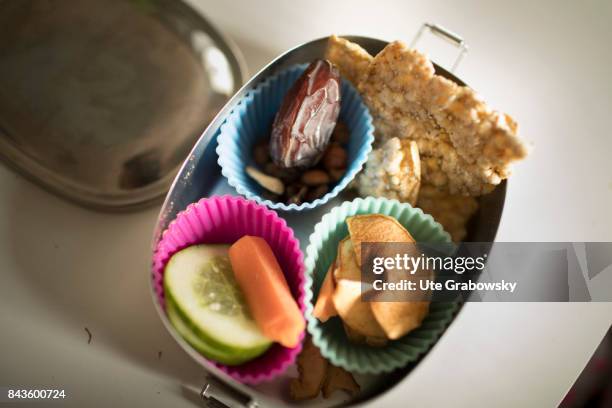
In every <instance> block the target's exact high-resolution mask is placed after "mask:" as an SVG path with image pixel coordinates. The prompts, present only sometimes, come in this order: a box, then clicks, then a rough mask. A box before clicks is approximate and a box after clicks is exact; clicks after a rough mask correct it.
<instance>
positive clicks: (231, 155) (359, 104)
mask: <svg viewBox="0 0 612 408" xmlns="http://www.w3.org/2000/svg"><path fill="white" fill-rule="evenodd" d="M306 67H307V65H306V64H303V65H295V66H293V67H290V68H288V69H286V70H283V71H281V72H279V73H278V74H276V75H273V76H271V77H269V78H267V79H266V80H265V81H264V82H262V83H261V84H259V85H258V86H257V87H256V88H255V89H253V90H252V91H249V92H248V93H247V95H246V96H245V97H244V98H243V99H242V100H241V101H240V102H239V103H238V105H237V106H236V107H235V108H234V109H233V110H232V111H231V112H230V113H229V115H228V117H227V119H226V120H225V123H224V124H223V125H222V126H221V129H220V134H219V137H218V143H219V144H218V146H217V154H218V156H219V159H218V163H219V165H220V166H221V172H222V174H223V175H224V176H225V177H226V178H227V181H228V183H229V184H230V185H231V186H232V187H234V188H235V189H236V191H237V192H238V193H239V194H241V195H243V196H245V197H246V198H248V199H250V200H255V201H257V202H258V203H261V204H264V205H266V206H268V207H270V208H273V209H278V210H284V211H301V210H304V209H313V208H315V207H318V206H320V205H323V204H325V203H327V202H328V201H329V200H330V199H332V198H334V197H336V196H337V195H338V194H339V193H340V192H341V191H342V190H343V189H344V188H345V187H346V186H347V185H348V184H349V183H350V182H351V181H352V180H353V179H354V178H355V176H356V175H357V173H358V172H359V171H360V170H361V169H362V167H363V165H364V164H365V162H366V160H367V158H368V154H369V153H370V151H371V150H372V142H373V141H374V126H373V125H372V116H371V115H370V113H369V111H368V108H367V107H366V106H365V104H364V103H363V101H362V100H361V96H360V95H359V93H358V92H357V90H356V89H355V88H354V87H353V86H352V85H351V84H350V83H349V82H348V81H346V80H344V79H343V80H342V87H341V92H342V103H341V107H340V118H339V120H342V121H343V122H344V123H346V125H347V127H348V129H349V132H350V135H351V137H350V141H349V144H348V147H347V153H348V166H347V170H346V173H345V174H344V176H343V177H342V179H340V180H339V181H338V182H337V183H336V185H335V186H333V188H332V189H331V190H330V191H329V192H328V193H327V194H325V195H324V196H323V197H321V198H317V199H316V200H314V201H312V202H305V203H302V204H299V205H297V204H285V203H282V202H273V201H271V200H268V199H265V198H263V197H262V196H261V193H262V192H263V188H262V187H261V186H259V185H258V184H257V183H256V182H255V181H254V180H253V179H251V178H250V177H249V176H248V175H247V174H246V171H245V168H246V166H247V165H250V164H252V162H253V147H254V146H255V144H256V143H257V142H258V141H259V140H260V139H261V138H262V137H264V136H266V135H269V132H270V128H271V125H272V122H273V121H274V116H275V115H276V112H277V111H278V109H279V108H280V105H281V103H282V101H283V98H284V97H285V94H286V93H287V92H288V91H289V89H290V88H291V86H292V85H293V83H294V82H295V81H296V80H297V79H298V78H299V76H300V75H301V74H302V73H303V72H304V70H305V69H306Z"/></svg>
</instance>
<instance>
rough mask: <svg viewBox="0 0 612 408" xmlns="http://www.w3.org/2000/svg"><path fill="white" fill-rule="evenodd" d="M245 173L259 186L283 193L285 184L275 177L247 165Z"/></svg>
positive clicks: (275, 192)
mask: <svg viewBox="0 0 612 408" xmlns="http://www.w3.org/2000/svg"><path fill="white" fill-rule="evenodd" d="M245 170H246V173H247V174H248V175H249V176H250V177H251V178H252V179H253V180H255V181H256V182H257V184H259V185H260V186H262V187H263V188H265V189H266V190H268V191H271V192H272V193H274V194H278V195H280V194H283V192H284V191H285V185H284V184H283V182H282V181H280V180H279V179H277V178H276V177H272V176H268V175H267V174H265V173H262V172H261V171H259V170H257V169H256V168H255V167H251V166H247V167H246V169H245Z"/></svg>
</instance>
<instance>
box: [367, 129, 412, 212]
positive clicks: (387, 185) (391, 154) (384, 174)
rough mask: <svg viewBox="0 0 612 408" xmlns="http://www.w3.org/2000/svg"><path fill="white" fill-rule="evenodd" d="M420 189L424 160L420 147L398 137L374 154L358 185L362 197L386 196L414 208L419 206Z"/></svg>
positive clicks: (369, 158)
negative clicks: (422, 162)
mask: <svg viewBox="0 0 612 408" xmlns="http://www.w3.org/2000/svg"><path fill="white" fill-rule="evenodd" d="M420 186H421V160H420V156H419V148H418V146H417V143H416V142H415V141H414V140H408V139H401V140H400V139H399V138H397V137H393V138H391V139H388V140H387V141H385V142H384V143H382V145H381V146H380V147H379V148H376V149H374V150H372V151H371V152H370V155H369V157H368V162H367V165H366V167H365V169H364V171H363V172H361V174H360V175H359V179H358V183H357V189H358V190H359V194H361V195H362V196H373V197H381V196H384V197H387V198H395V199H397V200H399V201H402V202H407V203H410V204H412V205H415V204H416V201H417V198H418V195H419V188H420Z"/></svg>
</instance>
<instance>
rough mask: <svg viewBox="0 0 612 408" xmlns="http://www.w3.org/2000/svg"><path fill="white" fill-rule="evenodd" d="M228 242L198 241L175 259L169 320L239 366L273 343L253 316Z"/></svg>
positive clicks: (169, 273) (208, 351)
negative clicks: (230, 258)
mask: <svg viewBox="0 0 612 408" xmlns="http://www.w3.org/2000/svg"><path fill="white" fill-rule="evenodd" d="M228 249H229V246H228V245H194V246H191V247H188V248H185V249H183V250H182V251H179V252H177V253H176V254H174V255H173V256H172V258H170V261H169V262H168V264H167V265H166V269H165V272H164V288H165V294H166V304H167V312H168V318H169V319H170V322H171V323H172V325H173V326H174V327H175V329H176V330H177V332H178V333H179V334H180V335H181V336H182V337H183V338H184V339H185V340H186V341H187V342H188V343H189V344H191V345H192V346H193V347H194V348H196V349H197V350H198V351H199V352H200V353H202V354H203V355H204V356H205V357H207V358H209V359H211V360H215V361H219V362H221V363H224V364H228V365H234V364H240V363H242V362H245V361H248V360H251V359H253V358H255V357H257V356H259V355H261V354H262V353H263V352H265V351H266V350H267V349H268V347H269V346H270V345H271V344H272V342H271V341H270V339H268V338H267V337H265V336H264V335H263V334H262V333H261V331H260V330H259V328H258V327H257V325H256V323H255V322H254V321H253V319H252V317H251V316H250V315H249V312H248V308H247V306H246V304H245V301H244V298H243V296H242V293H241V291H240V289H239V288H238V285H237V283H236V281H235V279H234V273H233V271H232V269H231V264H230V262H229V257H228Z"/></svg>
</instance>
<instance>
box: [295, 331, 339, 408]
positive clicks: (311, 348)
mask: <svg viewBox="0 0 612 408" xmlns="http://www.w3.org/2000/svg"><path fill="white" fill-rule="evenodd" d="M328 365H329V363H328V362H327V360H326V359H324V358H323V356H322V355H321V352H320V351H319V349H318V348H317V347H316V346H315V345H314V344H313V343H312V340H311V338H310V337H308V338H307V339H306V340H305V341H304V346H303V347H302V351H301V353H300V355H299V356H298V358H297V369H298V374H299V377H298V378H294V379H292V380H291V384H290V386H289V387H290V388H289V393H290V395H291V398H292V399H294V400H297V401H301V400H305V399H312V398H316V397H317V396H318V395H319V393H320V392H321V387H322V386H323V382H324V381H325V377H326V375H327V367H328Z"/></svg>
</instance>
